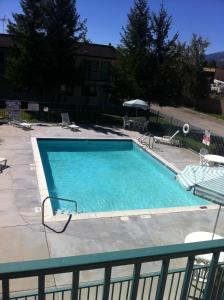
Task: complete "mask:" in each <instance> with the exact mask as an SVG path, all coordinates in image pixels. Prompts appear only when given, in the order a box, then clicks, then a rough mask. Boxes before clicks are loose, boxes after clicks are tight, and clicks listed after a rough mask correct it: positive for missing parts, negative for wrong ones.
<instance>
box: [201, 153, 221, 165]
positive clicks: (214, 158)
mask: <svg viewBox="0 0 224 300" xmlns="http://www.w3.org/2000/svg"><path fill="white" fill-rule="evenodd" d="M204 159H205V160H207V161H208V162H209V163H210V162H211V163H213V164H215V163H218V164H224V156H220V155H214V154H206V155H205V156H204Z"/></svg>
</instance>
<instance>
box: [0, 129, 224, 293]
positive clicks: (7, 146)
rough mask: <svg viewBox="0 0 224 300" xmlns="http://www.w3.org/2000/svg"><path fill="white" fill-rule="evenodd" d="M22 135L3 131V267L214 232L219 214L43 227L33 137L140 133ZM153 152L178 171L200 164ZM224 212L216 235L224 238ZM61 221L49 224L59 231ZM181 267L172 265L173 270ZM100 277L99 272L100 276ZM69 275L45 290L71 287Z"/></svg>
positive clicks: (174, 152) (105, 133)
mask: <svg viewBox="0 0 224 300" xmlns="http://www.w3.org/2000/svg"><path fill="white" fill-rule="evenodd" d="M33 128H34V129H33V130H31V131H24V130H22V129H20V128H16V127H12V126H10V125H2V126H0V157H6V158H7V159H8V166H9V167H8V168H7V169H5V170H4V171H3V172H2V173H1V174H0V238H1V243H0V263H3V262H12V261H25V260H33V259H42V258H50V257H52V258H53V257H63V256H71V255H81V254H89V253H96V252H106V251H113V250H124V249H134V248H140V247H152V246H158V245H167V244H176V243H183V241H184V238H185V236H186V235H187V234H188V233H190V232H192V231H200V230H201V231H212V229H213V225H214V221H215V217H216V213H217V210H208V209H205V210H200V211H190V212H178V213H165V214H153V215H149V216H144V215H143V216H134V217H129V218H128V219H127V220H126V219H122V218H120V217H117V218H102V219H89V220H77V221H73V222H71V224H70V225H69V227H68V228H67V230H66V232H64V233H63V234H56V233H53V232H52V231H50V230H48V229H47V230H46V229H45V228H44V227H43V226H42V225H41V213H40V206H41V201H40V195H39V190H38V184H37V177H36V170H35V165H34V159H33V153H32V146H31V137H33V136H35V137H74V138H78V137H86V138H107V137H108V138H112V137H114V138H116V137H120V138H121V137H133V138H137V137H138V136H139V133H138V132H133V131H127V130H123V129H119V128H112V127H101V126H81V130H80V131H79V132H71V131H70V130H68V129H63V128H60V127H56V126H50V127H45V126H34V127H33ZM154 151H155V152H156V153H157V154H159V155H161V156H162V157H163V158H165V159H166V160H168V161H169V162H170V163H171V164H172V165H173V166H175V167H176V168H178V169H182V168H184V166H185V165H186V164H189V163H198V161H199V159H198V155H196V154H195V153H193V152H191V151H189V150H186V149H181V148H176V147H172V146H165V145H163V146H162V145H160V146H158V145H157V146H156V148H155V149H154ZM223 217H224V215H223V213H221V216H220V219H219V223H218V227H217V230H216V233H218V234H220V235H224V227H223ZM62 225H63V224H62V223H60V222H55V223H51V226H52V227H53V226H54V227H55V228H59V227H60V226H62ZM177 265H178V266H179V263H177V262H174V263H173V266H177ZM144 269H145V270H147V271H148V272H149V271H153V270H156V269H158V264H151V265H150V268H149V267H148V266H147V265H146V266H145V267H144ZM129 272H130V268H128V267H127V268H124V269H123V272H122V273H121V271H120V270H119V269H118V270H116V271H115V272H114V273H113V275H114V276H116V275H118V274H119V275H123V274H128V273H129ZM98 275H99V273H98ZM95 278H96V274H95V273H94V274H93V272H89V273H86V274H85V276H83V277H82V279H83V280H93V279H95ZM69 280H70V277H69V275H61V276H55V277H53V276H52V277H49V278H48V280H47V285H48V286H52V285H55V284H57V285H62V284H67V283H69ZM35 287H37V282H36V279H34V278H33V279H29V280H27V281H23V282H22V283H21V282H20V281H18V280H17V281H15V282H13V284H12V289H13V290H19V289H20V290H22V289H32V288H35Z"/></svg>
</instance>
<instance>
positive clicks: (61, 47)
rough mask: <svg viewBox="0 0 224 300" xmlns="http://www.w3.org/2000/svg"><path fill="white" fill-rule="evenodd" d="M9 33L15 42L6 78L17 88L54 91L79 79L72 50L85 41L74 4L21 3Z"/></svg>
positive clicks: (65, 0) (70, 0)
mask: <svg viewBox="0 0 224 300" xmlns="http://www.w3.org/2000/svg"><path fill="white" fill-rule="evenodd" d="M20 4H21V7H22V13H20V14H13V17H14V22H10V23H9V27H8V32H9V34H11V36H12V39H13V41H14V49H13V52H12V55H11V57H10V59H9V63H8V68H7V77H8V79H10V81H11V82H13V83H16V84H17V86H20V87H23V88H24V87H25V88H37V89H40V88H41V89H46V88H49V87H50V88H51V89H55V90H56V97H57V98H58V97H59V94H60V87H61V85H62V84H70V83H71V84H74V83H75V79H76V78H77V77H78V75H77V72H76V66H75V50H76V48H77V44H78V42H79V41H83V40H85V36H86V26H85V21H84V22H81V20H80V16H79V14H78V12H77V9H76V1H75V0H21V2H20Z"/></svg>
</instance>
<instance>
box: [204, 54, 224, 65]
mask: <svg viewBox="0 0 224 300" xmlns="http://www.w3.org/2000/svg"><path fill="white" fill-rule="evenodd" d="M205 58H206V59H207V61H215V62H216V65H217V67H224V51H222V52H215V53H211V54H208V55H206V56H205Z"/></svg>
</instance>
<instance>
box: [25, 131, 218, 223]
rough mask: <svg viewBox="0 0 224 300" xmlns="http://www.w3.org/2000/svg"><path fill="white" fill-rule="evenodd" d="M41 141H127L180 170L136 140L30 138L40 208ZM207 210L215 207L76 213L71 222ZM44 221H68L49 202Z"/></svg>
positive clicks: (43, 183) (44, 189) (42, 186)
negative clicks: (38, 141)
mask: <svg viewBox="0 0 224 300" xmlns="http://www.w3.org/2000/svg"><path fill="white" fill-rule="evenodd" d="M38 139H39V140H41V139H45V140H47V139H49V140H51V139H52V140H54V139H57V140H60V139H61V140H128V141H133V142H134V143H136V144H137V145H138V146H139V147H140V148H141V149H143V150H144V151H145V152H146V153H149V154H150V155H151V156H152V157H153V158H155V159H156V160H158V161H159V162H160V163H162V164H163V165H165V166H166V167H167V168H168V169H170V170H171V171H173V172H174V173H176V174H177V173H178V172H180V170H179V169H178V168H177V167H176V166H174V165H173V164H172V163H169V162H168V161H167V160H166V159H164V158H163V157H161V156H160V155H158V154H157V153H155V152H154V151H153V150H152V149H150V148H148V147H146V146H144V145H142V144H141V143H140V142H139V141H138V140H137V139H133V138H124V137H122V138H89V137H88V138H86V137H81V138H73V137H69V138H67V137H65V138H63V137H47V138H42V137H31V144H32V149H33V156H34V163H35V167H36V174H37V181H38V186H39V193H40V200H41V206H42V203H43V201H44V199H45V198H46V197H49V193H48V187H47V182H46V178H45V173H44V168H43V165H42V160H41V156H40V151H39V147H38V144H37V140H38ZM207 209H217V205H215V204H209V205H206V206H199V205H197V206H180V207H168V208H167V207H166V208H154V209H141V210H122V211H110V212H96V213H77V214H72V218H71V220H73V221H75V220H85V219H97V218H113V217H120V218H122V217H124V219H123V221H125V220H126V219H127V217H131V216H142V218H150V217H151V215H154V214H165V213H180V212H189V211H197V210H200V211H201V210H207ZM44 218H45V221H47V222H60V221H61V222H62V221H66V220H67V219H68V216H67V213H66V214H56V215H54V214H53V209H52V206H51V204H50V201H46V203H45V214H44Z"/></svg>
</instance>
